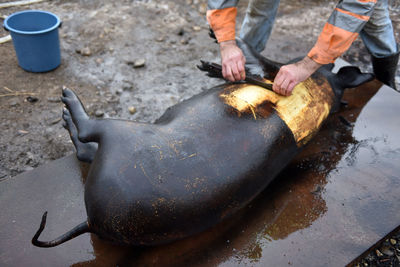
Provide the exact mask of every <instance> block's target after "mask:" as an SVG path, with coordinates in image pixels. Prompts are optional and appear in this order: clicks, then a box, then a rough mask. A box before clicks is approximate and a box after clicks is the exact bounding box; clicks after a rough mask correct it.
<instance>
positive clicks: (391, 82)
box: [371, 51, 400, 90]
mask: <svg viewBox="0 0 400 267" xmlns="http://www.w3.org/2000/svg"><path fill="white" fill-rule="evenodd" d="M399 55H400V51H399V52H397V53H396V54H393V55H391V56H388V57H382V58H376V57H374V56H372V57H371V58H372V67H373V68H374V74H375V76H376V79H377V80H379V81H381V82H383V83H384V84H386V85H388V86H390V87H392V88H394V89H396V83H395V76H396V70H397V63H398V62H399ZM396 90H397V89H396Z"/></svg>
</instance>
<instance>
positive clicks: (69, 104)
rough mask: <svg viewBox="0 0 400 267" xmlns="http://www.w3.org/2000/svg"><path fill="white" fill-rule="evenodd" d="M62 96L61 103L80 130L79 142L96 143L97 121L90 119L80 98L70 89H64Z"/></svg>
mask: <svg viewBox="0 0 400 267" xmlns="http://www.w3.org/2000/svg"><path fill="white" fill-rule="evenodd" d="M62 95H63V96H62V97H61V101H62V102H63V103H64V104H65V106H66V108H67V110H68V111H69V113H70V114H71V116H70V117H71V118H72V121H73V123H74V125H75V126H76V128H77V130H78V138H79V140H80V141H81V142H84V143H86V142H92V141H95V140H94V136H93V134H94V127H95V121H94V120H91V119H90V118H89V116H88V115H87V113H86V111H85V108H84V107H83V105H82V103H81V101H80V100H79V98H78V97H77V96H76V95H75V93H74V92H73V91H72V90H70V89H68V88H63V91H62Z"/></svg>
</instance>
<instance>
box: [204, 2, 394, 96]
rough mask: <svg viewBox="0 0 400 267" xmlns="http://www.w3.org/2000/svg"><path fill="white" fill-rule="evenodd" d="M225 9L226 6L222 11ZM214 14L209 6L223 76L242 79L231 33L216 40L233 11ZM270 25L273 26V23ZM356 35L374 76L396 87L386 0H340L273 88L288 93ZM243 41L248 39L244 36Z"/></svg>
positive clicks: (228, 27)
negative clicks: (310, 43)
mask: <svg viewBox="0 0 400 267" xmlns="http://www.w3.org/2000/svg"><path fill="white" fill-rule="evenodd" d="M257 1H261V0H253V1H251V2H250V3H252V2H257ZM210 2H221V1H213V0H209V7H210ZM222 2H227V1H222ZM234 2H235V1H234ZM236 2H237V1H236ZM249 5H250V4H249ZM211 7H212V6H211ZM224 9H226V7H225V8H223V9H221V10H224ZM228 10H229V7H228ZM219 12H221V11H219ZM225 12H226V11H225ZM215 13H216V14H218V9H217V10H213V9H210V10H209V11H208V12H207V20H208V22H209V24H210V26H211V28H212V29H213V30H214V31H215V30H217V31H218V32H219V33H218V34H217V33H216V36H217V40H218V42H219V44H220V48H221V61H222V66H223V75H224V77H225V78H226V79H228V80H230V81H239V80H242V79H244V77H245V76H244V75H245V74H244V64H245V63H244V62H245V60H243V59H241V58H240V53H241V51H239V52H238V51H237V50H238V49H239V48H237V47H235V44H232V43H234V36H233V38H232V34H229V37H230V38H229V39H227V38H223V39H222V41H220V39H219V36H225V35H224V33H226V32H232V26H231V23H232V20H233V21H234V20H235V16H236V14H235V16H233V15H230V17H229V16H225V17H224V16H223V14H221V13H223V12H221V13H220V14H219V16H215V15H214V14H215ZM249 15H251V14H249V13H246V16H249ZM222 18H224V20H223V19H222ZM221 22H222V23H221ZM269 26H270V27H272V24H270V25H269ZM242 30H243V27H242ZM233 32H234V27H233ZM359 35H360V36H361V38H362V40H363V42H364V44H365V46H366V47H367V49H368V51H369V53H370V54H371V57H372V65H373V70H374V73H375V75H376V78H377V79H378V80H380V81H381V82H383V83H385V84H387V85H389V86H391V87H393V88H395V73H396V69H397V63H398V60H399V48H398V45H397V43H396V40H395V37H394V32H393V26H392V22H391V20H390V17H389V11H388V0H341V1H339V3H338V4H337V6H336V8H335V9H334V11H333V12H332V14H331V16H330V17H329V19H328V21H327V22H326V24H325V26H324V28H323V30H322V32H321V34H320V36H319V37H318V40H317V42H316V44H315V46H314V47H313V48H312V49H311V50H310V51H309V53H308V54H307V56H306V57H305V58H304V59H302V60H300V61H299V62H297V63H294V64H289V65H285V66H282V67H281V69H280V70H279V72H278V74H277V75H276V77H275V80H274V85H273V89H274V91H275V92H277V93H279V94H282V95H290V94H291V93H292V90H293V88H294V87H295V86H296V85H297V84H298V83H300V82H302V81H304V80H305V79H307V78H308V77H309V76H310V75H312V74H313V73H314V72H315V71H316V70H317V69H318V68H319V67H320V66H322V65H324V64H328V63H333V62H334V61H335V60H336V58H338V57H339V56H340V55H342V54H343V53H344V52H345V51H346V50H347V49H348V48H349V47H350V45H351V44H352V43H353V41H354V40H355V39H356V38H357V37H358V36H359ZM244 40H245V41H246V42H248V41H247V40H246V39H245V38H244ZM227 41H228V42H230V46H227V43H226V42H227ZM248 43H249V44H250V45H251V46H253V48H254V47H255V45H257V43H254V42H253V43H252V42H248ZM264 45H265V43H264ZM227 47H228V48H227ZM239 50H240V49H239ZM256 50H257V49H256ZM238 54H239V56H237V55H238ZM242 57H243V55H242ZM232 66H233V67H232ZM224 68H225V71H224ZM229 72H230V73H229ZM229 74H230V75H229Z"/></svg>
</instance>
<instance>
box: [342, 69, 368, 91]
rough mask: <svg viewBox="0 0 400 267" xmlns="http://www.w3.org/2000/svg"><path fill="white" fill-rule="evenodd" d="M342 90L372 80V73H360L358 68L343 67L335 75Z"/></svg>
mask: <svg viewBox="0 0 400 267" xmlns="http://www.w3.org/2000/svg"><path fill="white" fill-rule="evenodd" d="M336 76H337V79H338V82H339V84H340V85H341V86H342V89H346V88H354V87H357V86H360V85H361V84H363V83H366V82H369V81H371V80H373V79H374V77H375V76H374V74H372V73H362V72H361V71H360V69H359V68H358V67H354V66H345V67H342V68H341V69H340V70H339V71H338V73H337V74H336Z"/></svg>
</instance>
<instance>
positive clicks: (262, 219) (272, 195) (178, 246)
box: [0, 82, 400, 266]
mask: <svg viewBox="0 0 400 267" xmlns="http://www.w3.org/2000/svg"><path fill="white" fill-rule="evenodd" d="M379 87H380V84H379V83H378V82H371V83H369V84H367V85H365V86H362V87H360V88H357V89H351V90H348V91H347V92H346V94H345V96H344V99H345V100H346V101H348V103H349V104H348V105H347V107H345V108H343V109H342V111H341V112H339V113H338V114H335V115H333V116H331V117H330V118H329V119H328V121H327V122H326V123H325V125H324V126H323V127H322V129H321V131H320V133H319V134H318V135H317V136H316V137H315V138H314V139H313V141H312V142H310V143H309V144H308V145H307V146H306V147H305V149H304V150H303V151H302V153H301V154H300V155H299V156H298V157H297V158H296V159H295V160H294V161H293V162H292V163H291V164H290V165H289V166H288V168H286V169H285V171H284V172H283V173H281V174H280V175H279V177H278V178H277V179H276V180H275V182H273V184H271V185H270V186H269V187H268V188H267V189H266V190H265V191H264V192H262V193H261V194H260V196H258V197H257V198H256V199H255V200H254V201H253V202H252V203H251V204H250V205H249V206H248V207H246V208H244V209H243V210H241V211H240V212H239V213H238V214H236V215H235V216H233V217H232V218H230V219H229V220H227V221H225V222H223V223H221V224H219V225H217V226H216V227H214V228H212V229H210V230H208V231H206V232H204V233H201V234H199V235H197V236H194V237H192V238H188V239H185V240H181V241H178V242H174V243H172V244H168V245H164V246H157V247H146V248H132V247H120V246H114V245H111V244H109V243H106V242H104V241H102V240H100V239H99V238H97V237H96V236H94V235H89V234H86V235H82V236H80V237H78V238H76V239H74V240H71V241H69V242H67V243H65V244H62V245H61V246H58V247H55V248H50V249H43V248H36V247H33V246H32V245H31V244H30V239H31V237H32V235H33V234H34V232H35V231H36V229H37V227H38V224H39V221H40V217H41V214H42V212H44V211H45V210H48V211H49V215H48V223H47V226H46V229H45V231H44V233H43V237H42V239H43V240H47V239H51V238H54V237H56V236H58V235H60V234H61V233H63V232H65V231H66V230H69V229H71V228H72V227H73V226H75V225H76V224H78V223H80V222H81V221H83V220H84V218H85V210H84V206H83V188H82V178H81V177H84V176H85V174H83V175H82V174H81V173H80V170H81V169H82V170H86V167H82V166H80V165H79V163H78V162H77V161H76V160H75V159H74V156H70V157H67V158H64V159H61V160H58V161H55V162H53V163H51V164H49V165H46V166H43V167H41V168H38V169H36V170H34V171H32V172H28V173H24V174H22V175H20V176H17V177H15V178H13V179H10V180H6V181H3V182H1V183H0V207H1V209H2V216H1V217H0V224H1V225H2V229H1V230H0V263H1V265H2V266H27V265H30V266H45V265H47V266H58V265H63V266H65V265H71V266H114V265H118V266H153V265H163V266H187V265H191V266H217V265H220V266H237V265H251V266H267V265H268V266H273V265H276V266H282V265H295V266H322V265H324V266H326V265H328V266H329V265H335V266H337V265H345V264H346V263H348V262H350V261H351V260H352V259H353V258H354V257H356V256H358V255H359V254H361V253H362V252H363V251H364V250H365V249H367V248H368V247H369V246H370V245H371V244H373V243H374V242H376V241H377V240H378V239H379V238H380V237H382V236H383V235H385V234H386V233H387V232H389V231H390V230H392V229H393V228H394V227H396V226H397V225H398V223H399V221H400V214H398V212H396V211H398V210H399V208H400V195H399V194H398V192H397V190H396V188H399V186H400V181H399V180H400V179H399V173H400V172H399V171H400V167H399V166H398V162H400V140H399V139H398V132H399V131H400V124H399V123H398V122H399V119H398V114H399V113H400V94H398V93H396V92H394V91H393V90H392V89H390V88H388V87H382V88H381V89H380V90H379V91H378V92H377V90H378V88H379ZM375 94H376V95H375Z"/></svg>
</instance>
